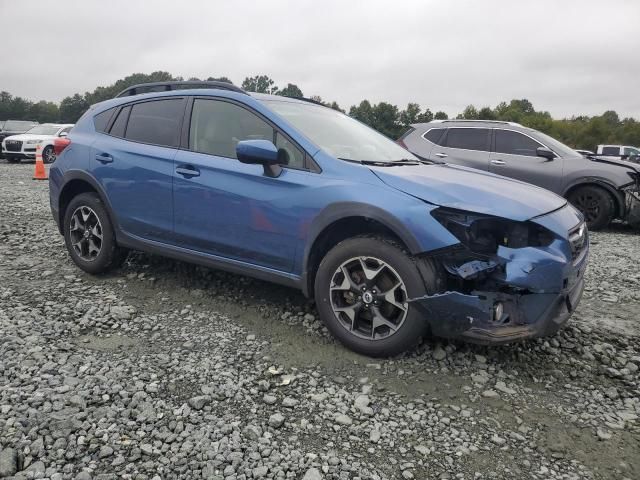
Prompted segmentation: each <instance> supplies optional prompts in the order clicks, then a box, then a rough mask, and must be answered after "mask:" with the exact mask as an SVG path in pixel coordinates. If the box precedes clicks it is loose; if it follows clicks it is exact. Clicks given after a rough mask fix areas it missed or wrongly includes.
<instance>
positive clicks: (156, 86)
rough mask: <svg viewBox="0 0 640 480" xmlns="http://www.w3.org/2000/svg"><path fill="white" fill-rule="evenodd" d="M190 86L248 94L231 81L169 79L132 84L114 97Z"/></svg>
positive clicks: (184, 88) (188, 87) (182, 88)
mask: <svg viewBox="0 0 640 480" xmlns="http://www.w3.org/2000/svg"><path fill="white" fill-rule="evenodd" d="M190 88H217V89H220V90H229V91H232V92H238V93H244V94H245V95H248V94H247V92H245V91H244V90H243V89H241V88H240V87H236V86H235V85H233V84H232V83H227V82H218V81H213V80H211V81H196V80H193V81H186V82H185V81H183V82H178V81H171V82H150V83H139V84H138V85H132V86H130V87H127V88H125V89H124V90H122V91H121V92H120V93H119V94H118V95H116V97H115V98H119V97H129V96H131V95H139V94H142V93H150V92H168V91H171V90H187V89H190Z"/></svg>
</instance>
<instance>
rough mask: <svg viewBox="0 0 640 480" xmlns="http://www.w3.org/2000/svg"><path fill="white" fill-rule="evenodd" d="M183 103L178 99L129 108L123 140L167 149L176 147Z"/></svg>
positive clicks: (145, 103) (139, 104)
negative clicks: (129, 112)
mask: <svg viewBox="0 0 640 480" xmlns="http://www.w3.org/2000/svg"><path fill="white" fill-rule="evenodd" d="M183 110H184V103H183V101H182V99H180V98H175V99H174V98H171V99H166V100H152V101H150V102H142V103H136V104H134V105H133V106H132V107H131V114H130V115H129V122H128V123H127V130H126V133H125V138H126V139H127V140H132V141H134V142H143V143H151V144H154V145H162V146H167V147H175V146H177V145H178V138H179V127H180V119H181V118H182V112H183Z"/></svg>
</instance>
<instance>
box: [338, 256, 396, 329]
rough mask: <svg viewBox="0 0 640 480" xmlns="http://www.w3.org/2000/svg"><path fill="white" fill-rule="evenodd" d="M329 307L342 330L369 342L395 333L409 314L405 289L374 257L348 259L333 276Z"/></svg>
mask: <svg viewBox="0 0 640 480" xmlns="http://www.w3.org/2000/svg"><path fill="white" fill-rule="evenodd" d="M330 293H331V295H330V296H331V307H332V309H333V312H334V314H335V316H336V318H338V320H339V321H340V324H341V325H342V327H343V328H345V329H346V330H347V331H349V332H350V333H351V334H353V335H356V336H357V337H360V338H365V339H368V340H381V339H383V338H388V337H390V336H391V335H393V334H394V333H396V332H397V331H398V330H399V329H400V327H401V326H402V324H403V323H404V321H405V319H406V317H407V312H408V304H407V300H408V295H407V288H406V286H405V284H404V282H403V280H402V278H401V277H400V275H399V274H398V272H396V270H394V269H393V268H392V267H391V266H390V265H389V264H387V263H386V262H384V261H382V260H380V259H378V258H375V257H357V258H350V259H349V260H347V261H346V262H344V263H342V264H341V265H340V266H339V267H338V268H337V269H336V271H335V273H334V274H333V277H332V280H331V286H330Z"/></svg>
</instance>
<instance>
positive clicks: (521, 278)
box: [410, 205, 589, 344]
mask: <svg viewBox="0 0 640 480" xmlns="http://www.w3.org/2000/svg"><path fill="white" fill-rule="evenodd" d="M433 216H434V217H435V218H436V219H437V220H438V221H439V222H440V223H441V224H442V225H443V226H444V227H445V228H446V229H447V230H448V231H450V232H451V233H452V234H453V235H454V236H456V238H457V239H458V240H460V243H459V244H458V245H456V246H454V247H452V248H450V249H447V250H446V251H440V252H437V253H436V254H434V255H432V256H431V257H432V258H433V259H434V260H436V261H437V263H438V264H439V265H441V267H442V268H443V270H444V271H445V272H446V273H445V275H446V287H445V289H444V291H443V292H442V293H438V294H435V295H427V296H424V297H421V298H414V299H411V300H410V302H413V303H414V304H415V305H416V306H417V307H418V308H419V309H421V310H422V311H423V313H424V315H425V318H427V319H428V321H429V323H430V326H431V330H432V333H433V334H435V335H437V336H442V337H459V338H464V339H466V340H469V341H473V342H476V343H486V344H488V343H504V342H510V341H514V340H517V339H522V338H527V337H533V336H541V335H549V334H552V333H555V332H556V331H557V330H558V329H559V328H560V327H561V326H562V325H563V324H564V323H565V322H566V321H567V320H568V318H569V317H570V316H571V314H572V312H573V311H574V309H575V308H576V306H577V304H578V302H579V301H580V297H581V295H582V290H583V288H584V280H583V277H584V271H585V269H586V265H587V257H588V250H589V240H588V235H587V229H586V226H585V224H584V221H583V219H582V218H581V216H580V214H579V213H578V212H577V210H575V209H574V208H573V207H571V206H569V205H566V206H564V207H562V208H560V209H559V210H556V211H554V212H551V213H549V214H546V215H542V216H539V217H535V218H533V219H531V220H528V221H524V222H518V221H512V220H507V219H503V218H497V217H492V216H488V215H481V214H475V213H471V212H463V211H456V210H452V209H446V208H438V209H436V210H434V211H433Z"/></svg>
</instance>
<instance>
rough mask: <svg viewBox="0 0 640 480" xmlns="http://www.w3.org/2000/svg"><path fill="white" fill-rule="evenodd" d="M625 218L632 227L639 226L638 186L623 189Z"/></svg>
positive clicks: (639, 194) (639, 191) (639, 193)
mask: <svg viewBox="0 0 640 480" xmlns="http://www.w3.org/2000/svg"><path fill="white" fill-rule="evenodd" d="M624 199H625V218H624V219H625V220H626V221H627V223H628V224H629V225H631V226H632V227H637V228H640V186H637V187H636V188H634V189H629V190H626V191H625V197H624Z"/></svg>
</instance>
